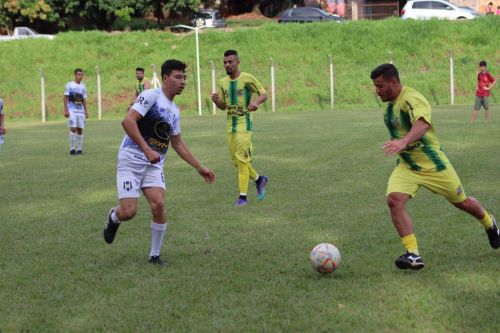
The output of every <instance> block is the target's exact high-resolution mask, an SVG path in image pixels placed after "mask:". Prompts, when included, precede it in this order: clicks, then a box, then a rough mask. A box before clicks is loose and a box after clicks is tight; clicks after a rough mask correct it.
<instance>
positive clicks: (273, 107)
mask: <svg viewBox="0 0 500 333" xmlns="http://www.w3.org/2000/svg"><path fill="white" fill-rule="evenodd" d="M274 82H275V81H274V61H273V58H271V110H272V111H273V112H275V111H276V86H275V84H274Z"/></svg>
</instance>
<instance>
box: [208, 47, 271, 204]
mask: <svg viewBox="0 0 500 333" xmlns="http://www.w3.org/2000/svg"><path fill="white" fill-rule="evenodd" d="M239 64H240V60H239V57H238V53H237V52H236V51H235V50H227V51H226V52H224V69H225V70H226V73H227V75H228V76H226V77H225V78H223V79H222V80H220V88H219V92H218V93H213V94H212V101H213V102H214V103H215V105H217V107H218V108H219V109H222V110H227V131H226V132H227V139H228V145H229V154H230V155H231V159H232V160H233V163H234V165H235V166H236V168H237V169H238V180H239V188H240V196H239V197H238V199H237V200H236V207H241V206H245V205H246V204H247V203H248V200H247V192H248V181H249V179H252V180H253V181H255V186H256V188H257V199H258V200H259V201H262V200H263V199H264V196H265V195H266V184H267V182H268V178H267V177H266V176H263V175H262V176H259V174H258V173H257V171H255V169H254V168H253V167H252V164H251V162H252V136H253V132H252V112H254V111H257V109H258V108H259V105H260V104H262V103H264V101H265V100H266V99H267V94H266V91H265V89H264V87H263V86H262V84H261V83H260V82H259V81H258V80H257V79H256V78H255V77H254V76H253V75H251V74H248V73H245V72H240V70H239V68H238V67H239ZM254 95H257V97H256V98H255V99H252V97H253V96H254Z"/></svg>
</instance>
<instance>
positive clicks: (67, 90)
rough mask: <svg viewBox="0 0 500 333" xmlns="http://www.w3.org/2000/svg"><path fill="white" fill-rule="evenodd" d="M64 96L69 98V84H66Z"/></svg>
mask: <svg viewBox="0 0 500 333" xmlns="http://www.w3.org/2000/svg"><path fill="white" fill-rule="evenodd" d="M64 96H69V83H66V87H65V88H64Z"/></svg>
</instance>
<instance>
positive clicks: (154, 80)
mask: <svg viewBox="0 0 500 333" xmlns="http://www.w3.org/2000/svg"><path fill="white" fill-rule="evenodd" d="M151 70H152V71H153V78H152V79H151V85H152V87H153V88H155V89H156V88H160V87H161V83H160V80H159V79H158V75H157V74H156V65H155V64H151Z"/></svg>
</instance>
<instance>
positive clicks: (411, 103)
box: [403, 96, 432, 125]
mask: <svg viewBox="0 0 500 333" xmlns="http://www.w3.org/2000/svg"><path fill="white" fill-rule="evenodd" d="M403 111H406V112H407V113H408V115H409V116H410V121H411V123H412V124H413V123H415V121H417V120H418V119H419V118H423V119H424V120H425V121H426V122H427V123H429V125H430V124H432V123H431V106H430V104H429V102H427V101H426V100H425V99H424V98H423V97H420V96H415V97H413V98H411V99H408V100H406V101H405V105H404V106H403Z"/></svg>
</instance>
